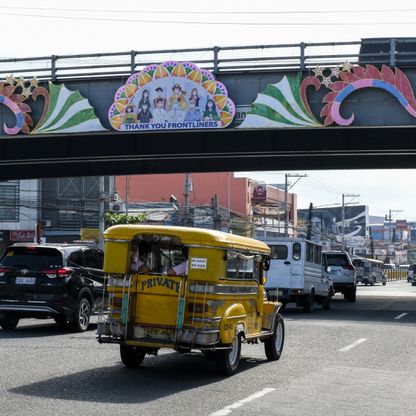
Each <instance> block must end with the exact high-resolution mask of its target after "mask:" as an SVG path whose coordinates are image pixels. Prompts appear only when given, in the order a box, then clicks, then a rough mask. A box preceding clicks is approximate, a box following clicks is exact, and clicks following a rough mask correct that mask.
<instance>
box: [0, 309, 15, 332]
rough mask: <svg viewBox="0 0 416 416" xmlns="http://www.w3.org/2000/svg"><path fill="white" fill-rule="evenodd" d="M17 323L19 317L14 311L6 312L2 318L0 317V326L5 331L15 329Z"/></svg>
mask: <svg viewBox="0 0 416 416" xmlns="http://www.w3.org/2000/svg"><path fill="white" fill-rule="evenodd" d="M18 323H19V318H18V317H17V315H15V314H14V313H6V314H5V316H4V318H0V326H1V327H2V328H3V329H5V330H7V331H11V330H13V329H15V328H16V327H17V324H18Z"/></svg>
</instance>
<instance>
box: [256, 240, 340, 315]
mask: <svg viewBox="0 0 416 416" xmlns="http://www.w3.org/2000/svg"><path fill="white" fill-rule="evenodd" d="M261 240H262V241H263V242H265V243H266V244H267V245H268V246H269V247H270V248H271V250H272V252H271V259H270V269H269V270H268V272H267V281H266V284H265V289H266V293H267V297H268V299H270V300H275V299H276V298H278V299H279V302H282V303H283V305H285V304H287V303H290V302H296V304H297V306H302V307H303V309H304V310H305V311H306V312H311V311H312V310H313V308H314V303H315V302H317V303H318V304H320V305H322V306H323V308H324V309H329V308H330V305H331V300H332V296H333V293H334V292H333V288H332V280H331V278H330V277H329V276H328V274H327V273H325V274H324V273H323V266H322V246H321V245H320V244H318V243H314V242H312V241H308V240H305V239H302V238H291V237H277V238H273V239H268V240H266V239H261Z"/></svg>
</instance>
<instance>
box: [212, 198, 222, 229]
mask: <svg viewBox="0 0 416 416" xmlns="http://www.w3.org/2000/svg"><path fill="white" fill-rule="evenodd" d="M211 207H212V220H213V221H212V222H213V228H214V230H221V214H220V211H219V206H218V197H217V194H215V195H214V196H213V197H212V199H211Z"/></svg>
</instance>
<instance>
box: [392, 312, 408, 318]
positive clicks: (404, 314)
mask: <svg viewBox="0 0 416 416" xmlns="http://www.w3.org/2000/svg"><path fill="white" fill-rule="evenodd" d="M406 315H409V313H408V312H403V313H401V314H400V315H397V316H396V317H395V318H394V319H402V318H403V316H406Z"/></svg>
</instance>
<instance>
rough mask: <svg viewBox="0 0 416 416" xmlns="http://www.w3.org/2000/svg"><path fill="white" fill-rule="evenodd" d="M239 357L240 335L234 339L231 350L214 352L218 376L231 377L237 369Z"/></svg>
mask: <svg viewBox="0 0 416 416" xmlns="http://www.w3.org/2000/svg"><path fill="white" fill-rule="evenodd" d="M240 356H241V334H237V335H236V336H235V337H234V340H233V343H232V344H231V349H227V350H218V351H215V365H216V367H217V372H218V374H221V375H223V376H231V375H233V374H234V373H235V372H236V371H237V368H238V364H239V363H240Z"/></svg>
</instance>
